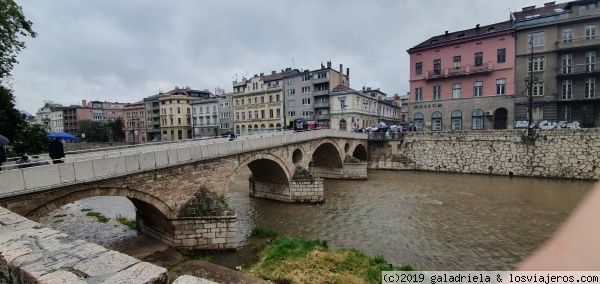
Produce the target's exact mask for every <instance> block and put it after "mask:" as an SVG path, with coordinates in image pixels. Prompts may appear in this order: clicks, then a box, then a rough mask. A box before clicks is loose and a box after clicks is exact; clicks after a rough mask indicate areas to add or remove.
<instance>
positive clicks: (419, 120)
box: [414, 112, 425, 131]
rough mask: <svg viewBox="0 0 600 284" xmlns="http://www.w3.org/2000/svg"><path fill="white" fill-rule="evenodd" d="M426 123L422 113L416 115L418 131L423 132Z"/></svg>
mask: <svg viewBox="0 0 600 284" xmlns="http://www.w3.org/2000/svg"><path fill="white" fill-rule="evenodd" d="M424 124H425V121H423V114H422V113H420V112H417V113H415V125H414V127H415V129H416V130H418V131H423V125H424Z"/></svg>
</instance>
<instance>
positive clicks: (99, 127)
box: [77, 119, 108, 142]
mask: <svg viewBox="0 0 600 284" xmlns="http://www.w3.org/2000/svg"><path fill="white" fill-rule="evenodd" d="M77 126H78V129H79V136H80V137H82V136H81V135H82V134H85V141H88V142H108V128H107V127H106V125H105V124H104V123H102V122H100V121H93V120H89V119H86V120H80V121H79V122H78V125H77ZM82 138H83V137H82Z"/></svg>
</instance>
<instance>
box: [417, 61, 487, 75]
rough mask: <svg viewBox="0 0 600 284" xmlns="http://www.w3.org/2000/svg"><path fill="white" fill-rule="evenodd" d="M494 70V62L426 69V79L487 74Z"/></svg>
mask: <svg viewBox="0 0 600 284" xmlns="http://www.w3.org/2000/svg"><path fill="white" fill-rule="evenodd" d="M493 71H494V64H493V62H491V61H490V62H488V63H484V64H482V65H480V66H475V65H465V66H461V67H460V68H444V69H441V70H427V71H425V80H438V79H446V78H452V77H459V76H467V75H476V74H486V73H491V72H493Z"/></svg>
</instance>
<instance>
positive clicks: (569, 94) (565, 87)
mask: <svg viewBox="0 0 600 284" xmlns="http://www.w3.org/2000/svg"><path fill="white" fill-rule="evenodd" d="M572 98H573V82H572V81H571V80H564V81H563V84H562V99H563V100H570V99H572Z"/></svg>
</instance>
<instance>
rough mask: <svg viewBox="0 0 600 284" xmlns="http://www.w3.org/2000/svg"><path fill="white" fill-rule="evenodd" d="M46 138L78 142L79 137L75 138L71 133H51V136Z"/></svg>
mask: <svg viewBox="0 0 600 284" xmlns="http://www.w3.org/2000/svg"><path fill="white" fill-rule="evenodd" d="M46 138H60V139H65V140H77V137H75V136H73V135H71V134H69V133H65V132H54V133H50V134H48V135H46Z"/></svg>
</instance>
